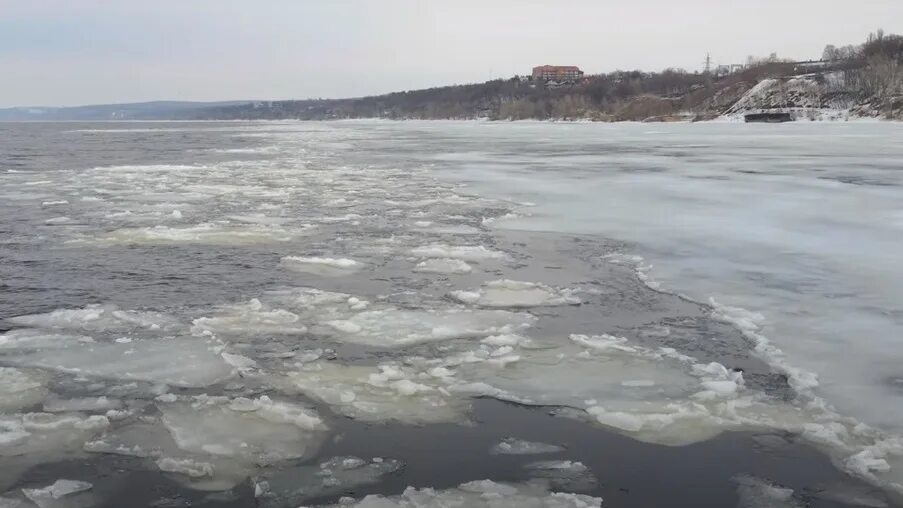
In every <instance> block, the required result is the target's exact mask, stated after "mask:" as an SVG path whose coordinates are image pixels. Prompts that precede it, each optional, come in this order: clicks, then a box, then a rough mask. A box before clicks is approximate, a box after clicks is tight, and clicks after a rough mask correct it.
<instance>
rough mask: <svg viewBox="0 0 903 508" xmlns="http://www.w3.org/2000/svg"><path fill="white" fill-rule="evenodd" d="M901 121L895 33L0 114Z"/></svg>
mask: <svg viewBox="0 0 903 508" xmlns="http://www.w3.org/2000/svg"><path fill="white" fill-rule="evenodd" d="M772 111H779V112H781V113H787V114H790V115H791V116H792V117H795V118H798V119H813V120H815V119H842V118H849V117H875V118H888V119H897V120H903V37H901V36H898V35H885V34H884V33H883V32H881V31H879V32H877V33H875V34H871V35H870V36H869V38H868V40H867V41H866V42H865V43H863V44H861V45H857V46H853V45H849V46H843V47H839V48H838V47H835V46H833V45H829V46H827V47H826V48H825V51H824V55H823V57H822V59H821V60H818V61H807V62H793V61H787V60H781V59H778V58H777V57H776V56H775V55H772V56H771V57H769V58H767V59H764V60H759V61H754V60H753V59H750V61H749V62H747V64H745V65H732V66H719V67H718V68H716V69H714V70H713V71H712V72H692V73H691V72H687V71H684V70H681V69H666V70H664V71H662V72H642V71H617V72H611V73H608V74H597V75H590V76H584V77H581V78H577V79H573V80H570V81H565V82H553V81H546V80H543V79H536V80H534V79H532V78H531V77H517V76H516V77H513V78H511V79H498V80H493V81H487V82H485V83H475V84H466V85H453V86H444V87H437V88H429V89H424V90H411V91H404V92H395V93H390V94H385V95H378V96H371V97H357V98H349V99H326V100H321V99H316V100H313V99H311V100H287V101H230V102H209V103H204V102H145V103H136V104H115V105H98V106H81V107H72V108H11V109H5V110H4V109H0V120H169V119H184V120H238V119H245V120H280V119H296V120H331V119H346V118H388V119H476V118H481V119H490V120H522V119H538V120H593V121H612V122H616V121H686V120H708V119H713V118H718V117H723V116H727V117H734V118H742V117H743V116H744V115H745V114H747V113H749V112H757V113H759V112H772Z"/></svg>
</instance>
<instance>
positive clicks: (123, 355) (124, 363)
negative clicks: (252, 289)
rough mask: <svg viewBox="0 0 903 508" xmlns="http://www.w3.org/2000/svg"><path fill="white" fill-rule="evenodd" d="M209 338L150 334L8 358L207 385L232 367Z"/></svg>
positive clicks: (100, 374) (80, 370) (81, 372)
mask: <svg viewBox="0 0 903 508" xmlns="http://www.w3.org/2000/svg"><path fill="white" fill-rule="evenodd" d="M217 347H218V345H217V344H215V343H209V342H208V341H206V340H203V339H198V338H191V337H182V338H178V339H147V340H137V341H133V342H129V343H113V344H101V343H97V344H79V345H76V346H73V347H70V348H65V349H53V350H48V351H41V352H35V353H30V354H25V355H20V356H11V357H7V358H5V360H6V362H7V363H10V364H12V365H17V366H23V367H41V368H45V369H50V370H57V371H61V372H67V373H71V374H77V375H83V376H95V377H100V378H110V379H123V380H136V381H150V382H156V383H166V384H171V385H175V386H185V387H202V386H207V385H211V384H213V383H217V382H219V381H222V380H225V379H227V378H229V377H230V376H231V375H232V368H231V367H230V366H229V365H228V364H227V363H226V362H225V361H224V360H223V358H222V357H221V356H220V355H219V354H218V353H217V352H216V349H217Z"/></svg>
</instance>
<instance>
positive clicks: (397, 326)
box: [326, 308, 535, 347]
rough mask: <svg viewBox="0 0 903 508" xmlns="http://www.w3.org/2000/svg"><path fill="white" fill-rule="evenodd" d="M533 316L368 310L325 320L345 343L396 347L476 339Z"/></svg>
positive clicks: (527, 321) (522, 323)
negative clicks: (345, 317)
mask: <svg viewBox="0 0 903 508" xmlns="http://www.w3.org/2000/svg"><path fill="white" fill-rule="evenodd" d="M533 321H535V318H534V317H533V316H531V315H529V314H525V313H515V312H508V311H489V310H466V309H446V310H403V309H395V308H387V309H379V310H369V311H364V312H360V313H357V314H354V315H352V316H350V317H348V318H347V319H340V320H330V321H328V322H326V324H327V325H329V326H330V327H332V328H333V329H334V330H335V332H336V338H337V339H338V340H341V341H344V342H352V343H355V344H363V345H368V346H377V347H398V346H405V345H409V344H415V343H418V342H433V341H443V340H449V339H461V338H477V337H486V336H489V335H495V334H501V333H511V332H514V331H517V330H520V329H523V328H526V327H528V326H530V324H532V322H533Z"/></svg>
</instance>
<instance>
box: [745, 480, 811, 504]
mask: <svg viewBox="0 0 903 508" xmlns="http://www.w3.org/2000/svg"><path fill="white" fill-rule="evenodd" d="M735 481H736V482H737V495H738V497H739V498H740V503H739V505H738V506H739V507H740V508H802V507H803V506H805V504H804V503H803V502H801V501H800V500H798V499H796V498H794V495H793V489H786V488H782V487H778V486H775V485H772V484H771V483H769V482H767V481H765V480H762V479H759V478H756V477H754V476H747V475H742V476H738V477H737V478H735Z"/></svg>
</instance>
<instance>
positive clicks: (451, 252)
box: [410, 243, 508, 263]
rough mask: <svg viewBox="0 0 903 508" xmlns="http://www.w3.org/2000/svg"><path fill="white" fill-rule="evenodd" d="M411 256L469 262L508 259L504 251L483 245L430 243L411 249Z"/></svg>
mask: <svg viewBox="0 0 903 508" xmlns="http://www.w3.org/2000/svg"><path fill="white" fill-rule="evenodd" d="M410 254H411V255H412V256H416V257H420V258H440V259H441V258H446V259H458V260H461V261H469V262H475V263H479V262H485V261H503V260H506V259H508V255H507V254H505V253H504V252H501V251H497V250H492V249H489V248H487V247H485V246H483V245H445V244H438V243H437V244H432V245H426V246H423V247H415V248H413V249H411V251H410Z"/></svg>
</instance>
